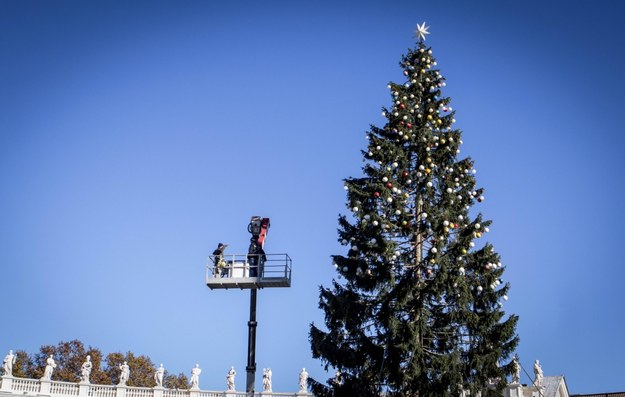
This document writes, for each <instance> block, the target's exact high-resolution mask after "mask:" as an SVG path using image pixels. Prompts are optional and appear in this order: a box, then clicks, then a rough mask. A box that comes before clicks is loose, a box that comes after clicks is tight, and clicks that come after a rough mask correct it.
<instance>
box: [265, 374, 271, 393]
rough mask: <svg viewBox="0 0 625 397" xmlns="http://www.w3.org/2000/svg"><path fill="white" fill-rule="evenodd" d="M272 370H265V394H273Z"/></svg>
mask: <svg viewBox="0 0 625 397" xmlns="http://www.w3.org/2000/svg"><path fill="white" fill-rule="evenodd" d="M271 375H272V374H271V368H263V392H267V393H271Z"/></svg>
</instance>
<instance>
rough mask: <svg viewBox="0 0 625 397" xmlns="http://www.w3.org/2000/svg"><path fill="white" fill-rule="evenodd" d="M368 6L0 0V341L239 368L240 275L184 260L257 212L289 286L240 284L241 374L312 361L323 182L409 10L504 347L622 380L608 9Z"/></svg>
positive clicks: (363, 119) (343, 155) (618, 198)
mask: <svg viewBox="0 0 625 397" xmlns="http://www.w3.org/2000/svg"><path fill="white" fill-rule="evenodd" d="M386 3H387V2H382V1H380V2H358V3H356V2H341V1H337V2H329V1H327V2H326V1H301V2H287V1H283V2H280V1H266V2H253V1H249V2H246V1H230V2H202V1H181V2H173V1H168V2H165V1H130V2H115V1H106V2H104V1H90V2H79V1H55V2H50V1H48V2H44V1H39V2H37V1H9V0H5V1H2V2H0V54H2V55H0V87H1V89H0V109H1V110H0V153H1V155H0V187H1V192H2V194H0V216H1V217H2V222H0V244H1V249H0V263H1V271H0V281H1V284H2V289H3V297H4V299H3V305H2V312H1V313H2V314H1V315H0V318H1V319H2V321H1V323H2V324H1V325H0V351H8V350H9V349H14V350H16V349H24V350H27V351H29V352H31V353H32V352H35V351H36V350H37V349H38V348H39V346H41V345H43V344H56V343H57V342H59V341H61V340H71V339H74V338H78V339H80V340H82V341H83V342H85V344H87V345H92V346H96V347H99V348H100V349H102V350H103V351H104V352H105V353H108V352H114V351H122V352H125V351H129V350H130V351H133V352H135V353H137V354H146V355H148V356H150V357H151V358H152V359H153V361H154V362H155V363H160V362H162V363H164V366H165V367H166V368H167V369H168V370H169V371H171V372H175V373H177V372H185V373H187V374H189V373H190V370H191V368H192V367H193V366H194V365H195V363H199V364H200V366H201V367H202V369H203V373H202V376H201V379H200V386H201V387H202V388H203V389H210V390H223V389H224V388H225V380H224V377H225V373H226V371H227V370H228V368H229V367H230V366H231V365H233V366H235V368H236V369H237V370H238V372H239V377H238V379H237V389H240V390H244V388H245V384H244V383H245V381H244V379H245V365H246V349H247V325H246V323H247V319H248V314H249V313H248V307H249V306H248V305H249V292H247V291H210V290H209V289H208V288H207V287H206V286H205V285H204V262H205V259H206V256H207V255H208V254H210V253H211V252H212V250H213V249H214V248H215V246H216V244H217V243H218V242H220V241H223V242H226V243H229V244H230V247H229V248H228V252H230V253H245V252H246V250H247V245H248V242H249V234H248V233H247V230H246V227H247V223H248V221H249V217H250V216H252V215H261V216H265V217H270V218H271V221H272V228H271V229H270V231H269V237H268V240H267V244H266V247H265V248H266V251H267V252H276V253H283V252H288V253H289V255H290V256H291V257H292V258H293V284H292V287H291V288H290V289H265V290H262V291H260V292H259V300H258V321H259V326H258V334H257V357H256V358H257V364H258V367H259V371H258V377H257V379H258V380H257V382H256V384H257V388H260V381H259V380H260V373H261V370H262V368H263V367H271V368H272V370H273V378H274V390H276V391H295V390H297V374H298V372H299V370H300V369H301V368H302V367H306V368H307V370H308V371H309V372H310V374H311V375H312V376H315V377H318V378H323V379H325V378H326V376H325V374H324V373H323V371H322V368H321V363H320V362H318V361H316V360H313V359H312V358H311V354H310V347H309V344H308V336H307V335H308V326H309V324H310V323H311V322H316V323H321V322H322V319H323V313H322V312H321V311H320V310H319V309H318V308H317V301H318V287H319V285H321V284H324V285H327V284H328V283H330V281H331V279H332V277H333V276H334V273H333V267H332V265H331V261H330V255H332V254H336V253H341V252H342V249H343V248H342V247H341V246H340V245H339V244H338V243H337V235H336V228H337V221H336V219H337V215H338V214H339V213H342V212H344V211H345V195H344V191H343V188H342V179H343V178H345V177H348V176H356V175H358V174H359V173H360V166H361V164H362V163H361V154H360V150H361V149H364V148H365V145H366V140H365V138H364V137H365V131H366V130H367V128H368V126H369V124H376V125H379V126H382V125H383V123H384V119H383V118H382V116H381V114H380V110H381V107H382V106H386V105H388V104H389V103H390V96H389V94H388V89H387V88H386V84H387V82H388V81H390V80H393V81H396V82H401V81H403V80H402V77H403V76H402V74H401V70H400V68H399V67H398V62H399V60H400V57H401V54H402V53H404V52H405V50H406V49H407V48H409V47H411V46H412V45H413V44H414V29H415V26H416V24H417V23H420V22H422V21H426V23H427V25H429V26H431V27H430V32H431V34H430V36H428V40H427V43H428V44H430V45H432V46H433V52H434V55H435V56H436V57H437V60H438V66H439V67H440V69H441V71H442V74H443V75H444V76H445V77H446V78H447V83H448V84H447V87H446V90H445V91H444V93H445V94H446V95H449V96H450V97H451V98H452V103H451V105H452V107H454V108H455V109H456V110H457V117H456V119H457V120H458V122H457V126H458V127H459V128H461V129H462V130H463V132H464V135H463V140H464V142H465V144H464V145H463V151H462V153H461V155H470V156H471V157H473V158H474V159H475V161H476V168H477V170H478V173H477V175H476V177H477V181H478V184H479V185H481V186H483V187H485V188H486V201H485V202H484V204H482V205H480V207H479V209H480V211H482V212H483V213H484V215H485V216H486V218H490V219H492V220H493V221H494V223H493V225H492V227H491V233H489V236H488V238H489V241H491V242H492V243H493V244H494V245H495V248H496V249H497V251H498V252H499V253H500V254H501V256H502V258H503V263H504V265H506V266H507V271H506V273H505V277H506V281H509V282H510V283H511V285H512V289H511V291H510V294H509V295H510V300H509V301H508V302H507V304H506V310H507V311H508V312H509V313H514V314H518V315H519V316H520V322H519V327H518V333H519V335H520V338H521V342H520V345H519V348H518V354H519V355H520V357H521V364H522V365H523V366H524V367H525V368H526V369H527V370H528V372H529V373H531V364H532V362H533V361H534V360H535V359H540V361H541V363H542V365H543V369H544V372H545V375H561V374H563V375H565V376H566V379H567V383H568V386H569V389H570V391H571V392H572V393H593V392H610V391H623V390H625V378H624V377H623V374H624V373H625V364H623V359H622V357H624V356H625V343H624V342H623V331H622V330H623V329H625V315H624V311H623V305H624V304H625V288H623V278H624V276H625V270H624V268H623V264H624V263H623V254H622V252H621V250H620V247H621V246H622V242H621V239H622V237H621V233H620V231H619V230H620V229H621V226H622V225H623V223H624V222H625V210H624V209H623V206H622V201H623V200H622V196H623V182H624V181H623V176H622V173H623V163H622V160H621V159H622V154H621V150H622V148H623V146H624V143H625V139H624V138H623V132H624V131H623V127H622V125H623V124H622V120H621V115H622V113H623V111H622V109H623V106H624V105H625V101H624V100H623V92H625V83H624V82H625V79H623V77H622V74H621V73H622V69H623V61H624V58H625V54H624V49H623V48H624V47H625V46H623V43H624V42H625V34H624V33H623V31H622V30H621V25H622V16H623V15H624V12H623V11H624V10H623V7H624V6H623V5H622V4H620V3H619V2H617V1H597V2H591V1H572V2H571V1H567V2H564V1H562V2H553V1H551V2H538V1H529V2H499V1H484V2H458V1H448V2H444V3H437V4H435V3H434V2H423V1H396V2H393V3H392V4H386ZM2 354H4V353H2ZM522 380H523V381H524V382H530V381H529V380H528V378H527V377H526V376H525V375H524V376H523V379H522Z"/></svg>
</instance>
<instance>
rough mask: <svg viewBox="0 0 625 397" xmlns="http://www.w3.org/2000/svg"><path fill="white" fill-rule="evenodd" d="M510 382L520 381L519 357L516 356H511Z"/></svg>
mask: <svg viewBox="0 0 625 397" xmlns="http://www.w3.org/2000/svg"><path fill="white" fill-rule="evenodd" d="M512 383H513V384H519V383H521V366H520V365H519V358H518V357H517V356H514V357H513V358H512Z"/></svg>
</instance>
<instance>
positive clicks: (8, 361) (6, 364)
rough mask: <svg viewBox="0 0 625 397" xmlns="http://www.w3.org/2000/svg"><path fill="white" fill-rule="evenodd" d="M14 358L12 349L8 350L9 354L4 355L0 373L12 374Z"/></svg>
mask: <svg viewBox="0 0 625 397" xmlns="http://www.w3.org/2000/svg"><path fill="white" fill-rule="evenodd" d="M16 359H17V356H16V355H15V354H13V350H9V354H7V355H6V356H5V357H4V361H3V362H2V371H3V373H2V375H4V376H13V364H15V360H16Z"/></svg>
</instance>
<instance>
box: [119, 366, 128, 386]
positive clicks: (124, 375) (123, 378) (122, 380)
mask: <svg viewBox="0 0 625 397" xmlns="http://www.w3.org/2000/svg"><path fill="white" fill-rule="evenodd" d="M119 370H120V371H121V373H120V374H119V383H118V384H117V386H126V382H128V379H130V367H129V366H128V362H126V361H124V363H123V364H120V365H119Z"/></svg>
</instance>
